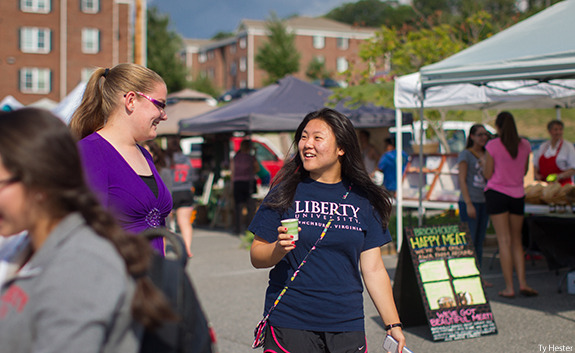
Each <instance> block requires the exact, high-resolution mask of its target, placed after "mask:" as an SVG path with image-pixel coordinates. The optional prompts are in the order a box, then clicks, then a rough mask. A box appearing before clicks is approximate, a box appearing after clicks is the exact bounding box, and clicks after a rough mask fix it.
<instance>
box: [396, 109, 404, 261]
mask: <svg viewBox="0 0 575 353" xmlns="http://www.w3.org/2000/svg"><path fill="white" fill-rule="evenodd" d="M402 126H403V115H402V114H401V109H396V110H395V131H397V133H396V134H395V151H396V152H395V153H397V156H396V158H395V178H396V180H397V183H396V185H397V188H396V190H397V191H396V212H395V214H396V220H397V227H396V232H397V244H396V246H397V252H399V250H400V249H401V244H402V243H403V180H402V177H403V173H402V171H403V168H402V167H403V157H402V155H403V131H401V127H402Z"/></svg>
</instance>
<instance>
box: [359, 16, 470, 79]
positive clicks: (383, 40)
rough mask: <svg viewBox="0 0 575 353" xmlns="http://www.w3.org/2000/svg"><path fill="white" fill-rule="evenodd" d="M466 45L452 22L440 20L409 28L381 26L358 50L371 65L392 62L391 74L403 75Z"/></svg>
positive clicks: (453, 52)
mask: <svg viewBox="0 0 575 353" xmlns="http://www.w3.org/2000/svg"><path fill="white" fill-rule="evenodd" d="M464 48H465V43H464V42H463V41H462V40H461V38H460V32H458V31H457V30H456V29H455V28H454V27H453V26H451V25H447V24H443V25H439V26H435V27H432V28H430V29H426V28H422V29H420V30H414V31H409V32H403V31H398V30H395V29H393V28H389V27H385V26H383V27H382V28H381V30H380V31H378V32H376V35H375V37H374V38H373V39H372V40H370V41H368V42H366V44H365V45H363V46H362V48H361V50H360V53H359V55H360V57H361V59H362V60H364V61H366V62H368V63H370V64H371V65H372V66H376V67H377V66H382V65H384V64H386V63H389V64H391V74H393V75H404V74H408V73H411V72H414V71H417V70H419V69H420V68H421V67H422V66H425V65H429V64H432V63H434V62H437V61H439V60H442V59H445V58H446V57H448V56H450V55H452V54H455V53H457V52H458V51H460V50H462V49H464Z"/></svg>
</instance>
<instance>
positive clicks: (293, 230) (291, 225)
mask: <svg viewBox="0 0 575 353" xmlns="http://www.w3.org/2000/svg"><path fill="white" fill-rule="evenodd" d="M282 226H284V227H286V228H287V229H288V230H287V233H288V234H290V235H293V240H294V241H297V240H298V239H299V237H298V221H297V218H290V219H282Z"/></svg>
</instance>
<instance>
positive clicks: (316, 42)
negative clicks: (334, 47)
mask: <svg viewBox="0 0 575 353" xmlns="http://www.w3.org/2000/svg"><path fill="white" fill-rule="evenodd" d="M313 47H314V48H316V49H323V48H324V47H325V37H324V36H313Z"/></svg>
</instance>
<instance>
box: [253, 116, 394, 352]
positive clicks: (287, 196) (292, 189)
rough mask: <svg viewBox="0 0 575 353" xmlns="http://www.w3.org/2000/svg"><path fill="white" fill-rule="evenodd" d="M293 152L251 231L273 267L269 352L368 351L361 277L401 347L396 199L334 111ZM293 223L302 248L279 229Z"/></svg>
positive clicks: (308, 123) (308, 125)
mask: <svg viewBox="0 0 575 353" xmlns="http://www.w3.org/2000/svg"><path fill="white" fill-rule="evenodd" d="M294 146H296V147H297V150H298V153H295V154H294V155H293V157H292V158H291V160H289V161H288V162H286V164H285V166H284V167H283V168H282V170H281V171H280V173H279V174H278V177H277V178H276V179H275V180H274V185H273V186H272V191H271V192H270V193H269V194H268V195H267V196H266V198H265V200H264V202H263V205H262V207H260V209H259V210H258V212H257V214H256V216H255V217H254V220H253V221H252V223H251V225H250V227H249V230H250V231H251V232H252V233H254V234H255V238H254V241H253V243H252V247H251V254H250V255H251V261H252V264H253V265H254V267H256V268H269V267H273V268H272V270H271V271H270V281H269V286H268V289H267V292H266V301H265V312H264V316H265V315H267V314H268V313H269V312H270V310H272V312H271V314H270V316H269V321H268V327H267V329H266V339H265V342H264V351H267V350H270V351H278V352H279V351H289V352H346V351H350V349H352V350H353V351H358V352H366V351H367V347H366V346H367V345H366V338H365V328H364V312H363V296H362V292H363V285H362V277H363V280H364V282H365V284H366V287H367V289H368V291H369V293H370V296H371V298H372V300H373V302H374V304H375V306H376V308H377V310H378V312H379V313H380V315H381V318H382V320H383V322H384V323H385V325H386V329H387V333H389V334H391V335H392V336H393V337H395V338H396V339H397V340H398V341H399V343H400V347H399V348H400V349H401V348H402V347H403V345H404V344H405V338H404V335H403V332H402V329H401V327H402V325H401V323H400V321H399V317H398V314H397V310H396V307H395V303H394V300H393V294H392V289H391V282H390V279H389V276H388V274H387V271H386V269H385V266H384V264H383V260H382V258H381V252H380V247H381V246H382V245H384V244H386V243H388V242H390V241H391V236H390V234H389V231H388V230H387V223H388V221H389V214H390V210H391V201H390V198H389V195H388V194H387V193H386V192H385V191H384V190H383V189H382V188H381V187H379V186H376V185H375V184H374V183H373V182H372V181H371V179H370V177H369V175H368V173H367V172H366V170H365V167H364V166H363V162H362V158H361V152H360V148H359V143H358V140H357V136H356V134H355V132H354V128H353V125H352V124H351V122H350V121H349V119H347V118H346V117H345V116H344V115H342V114H341V113H339V112H337V111H334V110H332V109H327V108H324V109H322V110H319V111H316V112H312V113H310V114H308V115H307V116H306V117H305V118H304V120H303V121H302V123H301V124H300V126H299V127H298V129H297V131H296V134H295V141H294ZM286 218H297V219H298V220H299V226H300V231H299V240H298V241H297V242H295V241H293V236H292V235H290V234H287V228H285V227H283V226H282V225H281V220H282V219H286ZM322 232H325V233H323V234H324V237H322V238H321V240H320V241H319V242H318V243H316V242H317V241H318V239H319V238H320V235H321V234H322ZM312 249H313V250H312ZM310 251H311V253H310ZM308 254H309V256H308V257H307V258H306V256H307V255H308ZM304 258H305V263H304V265H302V266H301V267H300V269H301V271H298V272H297V275H296V277H295V278H293V281H292V275H293V274H294V273H295V272H296V271H297V270H298V267H299V266H300V264H301V263H302V261H303V260H304ZM360 264H361V270H360V266H359V265H360ZM285 286H288V287H289V288H288V290H287V291H286V292H285V293H284V295H282V296H281V299H280V301H279V302H278V303H277V306H276V307H274V302H275V301H276V299H277V298H278V295H280V293H281V292H282V290H283V289H284V287H285ZM272 308H273V309H272Z"/></svg>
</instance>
